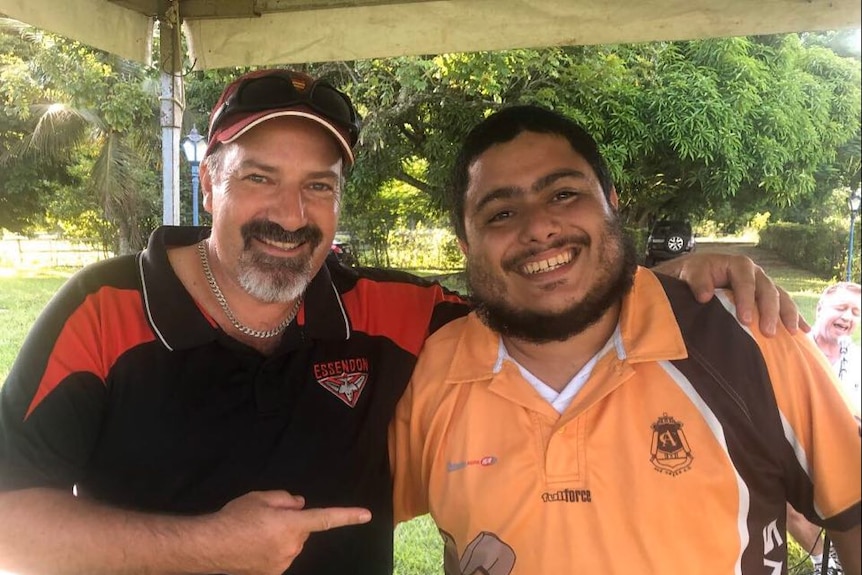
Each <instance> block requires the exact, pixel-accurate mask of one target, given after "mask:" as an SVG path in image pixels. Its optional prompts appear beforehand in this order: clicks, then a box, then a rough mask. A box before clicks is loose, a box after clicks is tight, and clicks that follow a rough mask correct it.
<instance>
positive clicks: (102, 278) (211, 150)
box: [0, 70, 796, 575]
mask: <svg viewBox="0 0 862 575" xmlns="http://www.w3.org/2000/svg"><path fill="white" fill-rule="evenodd" d="M208 133H209V145H208V149H207V153H206V157H205V159H204V161H203V163H202V165H201V187H202V190H203V205H204V207H205V208H206V209H207V210H208V211H209V212H210V213H211V214H212V221H213V225H212V228H211V229H209V228H189V227H162V228H159V229H157V230H156V231H155V232H153V234H152V236H151V238H150V242H149V245H148V247H147V248H146V249H145V250H144V251H143V252H141V253H139V254H136V255H133V256H123V257H118V258H114V259H112V260H109V261H106V262H102V263H99V264H96V265H94V266H90V267H88V268H86V269H84V270H82V271H81V272H79V273H78V274H76V275H75V276H74V277H73V278H72V279H70V280H69V282H68V283H67V284H66V285H65V286H64V287H63V288H62V290H61V291H60V292H59V293H58V294H57V296H56V297H55V298H54V299H53V300H52V302H51V303H50V304H49V306H48V308H47V309H46V310H45V311H44V312H43V314H42V316H41V317H40V318H39V320H38V321H37V323H36V325H35V326H34V328H33V330H32V332H31V334H30V335H29V337H28V339H27V341H26V342H25V344H24V346H23V348H22V349H21V352H20V354H19V356H18V358H17V360H16V362H15V364H14V365H13V368H12V371H11V373H10V375H9V378H8V379H7V381H6V383H5V385H4V386H3V387H2V391H0V569H7V570H12V571H18V572H26V573H50V574H51V575H58V574H62V573H230V574H243V575H246V574H247V575H257V574H261V575H268V574H273V575H274V574H278V573H282V572H287V573H291V574H313V575H328V574H339V575H341V574H345V573H351V574H360V575H361V574H369V575H372V574H373V575H377V574H381V575H382V574H386V573H390V572H391V571H392V525H393V511H392V480H391V476H390V464H389V457H388V452H387V425H388V423H389V421H390V419H391V417H392V414H393V411H394V408H395V404H396V402H397V401H398V399H399V396H400V395H401V393H402V391H403V390H404V388H405V386H406V384H407V381H408V379H409V377H410V374H411V372H412V369H413V367H414V365H415V361H416V356H417V354H418V352H419V350H420V348H421V347H422V344H423V342H424V341H425V338H426V337H427V336H428V335H429V334H430V333H432V332H434V331H435V330H436V329H437V328H439V327H440V326H442V325H443V324H445V323H447V322H448V321H450V320H452V319H453V318H456V317H460V316H463V315H464V314H465V313H466V312H467V307H466V304H465V303H464V301H463V300H462V299H461V298H460V297H458V296H457V295H456V294H452V293H449V292H447V291H445V290H444V289H443V288H441V287H440V286H439V285H437V284H432V283H428V282H425V281H422V280H419V279H417V278H415V277H413V276H409V275H407V274H403V273H398V272H393V271H384V270H371V269H368V270H357V269H354V268H347V267H344V266H341V265H339V264H338V263H337V262H336V261H335V260H334V259H333V258H328V257H327V255H328V253H329V251H330V246H331V245H332V240H333V238H334V236H335V231H336V229H337V224H338V215H339V208H340V200H341V193H342V189H343V183H344V178H345V172H346V171H347V170H348V169H349V167H350V166H351V165H352V164H353V162H354V148H355V146H356V144H357V141H358V137H359V117H358V115H357V113H356V111H355V109H354V107H353V105H352V103H351V102H350V100H349V98H348V97H347V96H346V95H344V94H343V93H342V92H340V91H338V90H337V89H335V88H334V87H333V86H332V85H330V84H329V83H327V82H325V81H323V80H315V79H313V78H311V77H308V76H307V75H304V74H300V73H297V72H290V71H287V70H263V71H257V72H252V73H250V74H246V75H244V76H242V77H241V78H239V79H238V80H236V81H235V82H233V83H231V84H230V85H229V86H228V87H227V88H226V89H225V91H224V93H223V94H222V96H221V97H220V98H219V100H218V103H217V104H216V106H215V108H214V109H213V111H212V115H211V119H210V124H209V130H208ZM687 261H688V264H687V266H688V267H687V268H686V269H687V271H685V272H682V273H684V274H687V275H690V276H691V279H690V280H689V282H690V283H691V285H692V286H693V287H692V289H697V290H699V291H702V292H704V294H705V295H710V294H711V290H712V287H713V285H712V284H713V283H714V281H719V282H724V281H725V279H726V278H728V277H729V276H730V275H734V276H736V278H737V279H738V283H737V282H735V283H736V285H734V287H735V288H736V290H737V293H738V294H739V293H740V292H742V296H741V297H743V298H747V300H745V301H747V302H748V305H747V309H748V311H750V310H751V308H752V307H753V303H754V301H755V293H754V286H755V284H758V285H759V291H758V296H757V297H758V299H759V300H761V301H765V302H766V303H762V304H761V307H764V309H763V310H762V311H764V312H766V313H767V315H769V318H768V319H767V320H766V321H767V322H771V324H772V327H773V328H774V325H775V323H776V322H777V320H778V310H777V308H778V305H777V303H778V300H779V297H778V291H776V289H775V288H774V286H772V284H771V282H769V281H768V279H764V278H765V276H763V275H762V272H760V271H759V268H757V267H756V266H754V265H753V264H752V262H751V261H750V260H748V259H743V258H737V259H733V258H729V257H721V256H716V257H712V258H709V257H702V258H700V259H694V260H687ZM713 278H718V279H717V280H714V279H713ZM746 290H747V291H746ZM740 307H741V308H743V309H745V308H746V304H745V303H743V304H741V306H740ZM785 311H786V310H785ZM791 311H792V312H793V315H794V319H792V320H790V321H791V323H792V324H793V327H795V321H796V319H795V311H794V310H791Z"/></svg>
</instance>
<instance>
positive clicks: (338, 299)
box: [0, 227, 467, 575]
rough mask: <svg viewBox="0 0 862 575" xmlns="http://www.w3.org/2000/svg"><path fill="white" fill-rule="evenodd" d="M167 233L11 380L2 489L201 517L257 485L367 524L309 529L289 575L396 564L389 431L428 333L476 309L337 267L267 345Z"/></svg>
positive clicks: (82, 305)
mask: <svg viewBox="0 0 862 575" xmlns="http://www.w3.org/2000/svg"><path fill="white" fill-rule="evenodd" d="M208 233H209V230H207V229H202V228H179V227H164V228H160V229H158V230H156V231H155V232H154V233H153V235H152V237H151V238H150V243H149V246H148V247H147V249H146V250H145V251H143V252H141V253H139V254H137V255H134V256H124V257H118V258H114V259H111V260H108V261H105V262H101V263H98V264H96V265H93V266H89V267H88V268H86V269H84V270H82V271H81V272H79V273H78V274H76V275H75V276H74V277H72V278H71V279H70V280H69V281H68V282H67V284H66V285H65V286H64V287H63V288H62V289H61V290H60V292H58V294H57V295H56V296H55V297H54V298H53V299H52V300H51V302H50V304H49V305H48V307H47V308H46V310H45V311H44V312H43V313H42V315H41V317H40V318H39V319H38V320H37V322H36V324H35V325H34V327H33V329H32V331H31V332H30V334H29V335H28V337H27V339H26V341H25V343H24V346H23V348H22V349H21V352H20V355H19V357H18V358H17V360H16V362H15V364H14V365H13V367H12V371H11V373H10V375H9V377H8V379H7V381H6V383H5V384H4V385H3V387H2V389H0V489H2V490H7V491H8V490H15V489H22V488H27V487H54V488H61V489H72V486H76V487H77V492H78V494H79V495H81V496H86V497H92V498H94V499H96V500H99V501H101V502H104V503H107V504H111V505H116V506H121V507H123V508H128V509H135V510H142V511H152V512H170V513H206V512H213V511H216V510H218V509H220V508H221V507H222V506H223V505H224V504H225V503H227V502H228V501H230V500H232V499H234V498H235V497H238V496H240V495H242V494H244V493H247V492H249V491H253V490H269V489H285V490H287V491H289V492H291V493H294V494H299V495H302V496H304V497H305V499H306V505H307V506H308V507H325V506H363V507H367V508H369V509H371V511H372V513H373V516H374V519H373V520H372V521H371V523H369V524H366V525H362V526H354V527H346V528H341V529H336V530H333V531H331V532H327V533H318V534H313V535H312V536H311V537H310V538H309V540H308V542H307V543H306V545H305V547H304V550H303V552H302V554H301V555H300V557H299V558H298V559H297V560H296V562H295V563H294V565H293V566H292V567H291V568H290V569H289V570H288V573H291V574H309V575H326V574H333V575H334V574H339V575H342V574H345V573H353V574H366V573H367V574H375V575H376V574H388V573H390V572H391V570H392V525H393V518H392V484H391V476H390V465H389V459H388V452H387V426H388V424H389V421H390V419H391V417H392V414H393V412H394V409H395V405H396V403H397V401H398V398H399V397H400V396H401V393H402V391H403V390H404V388H405V386H406V384H407V381H408V379H409V377H410V374H411V372H412V370H413V367H414V365H415V362H416V356H417V354H418V352H419V350H420V348H421V347H422V344H423V342H424V341H425V338H426V337H427V336H428V335H429V334H430V333H431V332H433V331H435V330H436V329H437V328H438V327H440V326H442V325H443V324H445V323H446V322H448V321H449V320H451V319H453V318H455V317H459V316H461V315H464V314H465V313H466V311H467V310H466V306H465V305H464V303H463V302H462V301H461V300H460V299H459V298H458V297H457V296H455V295H454V294H451V293H449V292H446V291H444V290H443V289H442V288H441V287H440V286H439V285H436V284H432V283H429V282H425V281H423V280H420V279H417V278H415V277H413V276H410V275H408V274H404V273H399V272H392V271H384V270H363V269H360V270H356V269H353V268H346V267H343V266H341V265H340V264H338V263H337V262H335V261H334V259H333V258H330V259H329V260H327V262H326V264H325V266H324V267H323V268H322V269H321V270H320V272H319V273H318V274H317V275H316V276H315V278H314V279H313V280H312V283H311V285H310V286H309V288H308V291H307V293H306V297H305V302H304V304H303V307H302V309H301V311H300V314H299V319H298V321H296V322H294V323H293V324H291V325H290V326H289V327H288V329H287V330H286V331H285V333H284V334H283V336H282V341H281V343H280V347H279V348H278V349H277V350H276V352H275V353H273V354H272V355H271V356H264V355H261V354H260V353H258V352H257V351H256V350H254V349H252V348H250V347H248V346H246V345H244V344H242V343H240V342H238V341H236V340H234V339H232V338H231V337H229V336H227V335H226V334H225V333H224V332H222V331H221V330H220V329H219V328H218V327H216V326H215V323H214V322H213V321H212V319H211V318H209V317H208V316H207V315H206V314H205V312H203V311H202V310H201V308H199V307H198V305H197V304H196V303H195V301H194V300H193V299H192V298H191V296H190V295H189V294H188V292H187V291H186V290H185V288H184V287H183V285H182V284H181V282H180V281H179V279H178V278H177V277H176V275H175V274H174V272H173V269H172V268H171V266H170V264H169V262H168V258H167V252H166V246H178V245H188V244H191V243H194V242H196V241H199V240H200V239H201V238H203V237H205V236H206V235H208Z"/></svg>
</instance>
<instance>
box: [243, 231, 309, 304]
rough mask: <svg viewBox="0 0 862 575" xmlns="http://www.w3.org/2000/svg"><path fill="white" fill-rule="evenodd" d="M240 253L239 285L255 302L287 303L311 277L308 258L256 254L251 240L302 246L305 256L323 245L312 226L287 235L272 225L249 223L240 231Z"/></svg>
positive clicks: (305, 285)
mask: <svg viewBox="0 0 862 575" xmlns="http://www.w3.org/2000/svg"><path fill="white" fill-rule="evenodd" d="M240 233H241V234H242V238H243V242H244V249H243V252H242V254H241V255H240V258H239V265H238V272H239V278H238V279H239V284H240V285H241V286H242V288H243V289H244V290H245V291H246V292H248V293H249V294H250V295H252V296H253V297H255V298H256V299H258V300H260V301H263V302H267V303H277V302H288V301H293V300H295V299H296V298H298V297H299V296H300V295H302V293H303V292H304V291H305V289H306V288H307V287H308V284H309V283H310V282H311V279H312V277H313V274H312V260H311V255H303V256H297V257H292V258H280V257H277V256H273V255H270V254H267V253H263V252H260V251H257V250H255V249H254V247H253V245H254V244H253V240H259V241H263V242H266V241H275V242H283V243H298V244H299V243H305V244H308V245H309V246H310V248H311V249H310V250H309V252H308V253H309V254H312V253H314V250H315V248H316V247H317V246H318V245H319V244H320V242H321V241H323V232H322V231H321V230H320V228H318V227H317V226H314V225H308V226H305V227H303V228H300V229H298V230H296V231H293V232H291V231H288V230H285V229H284V228H282V227H281V226H280V225H278V224H276V223H275V222H271V221H268V220H252V221H250V222H248V223H246V224H244V225H243V226H242V228H240Z"/></svg>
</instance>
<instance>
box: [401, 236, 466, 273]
mask: <svg viewBox="0 0 862 575" xmlns="http://www.w3.org/2000/svg"><path fill="white" fill-rule="evenodd" d="M386 251H387V255H388V262H389V266H390V267H393V268H399V269H408V270H422V269H425V270H456V269H461V268H463V267H464V259H463V257H462V255H461V250H460V249H459V248H458V242H457V240H456V239H455V234H453V233H452V232H450V231H449V230H447V229H442V228H423V227H421V226H417V227H416V228H414V229H405V228H400V229H394V230H391V231H390V232H389V238H388V241H387V248H386Z"/></svg>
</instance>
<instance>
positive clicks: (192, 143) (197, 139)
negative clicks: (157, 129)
mask: <svg viewBox="0 0 862 575" xmlns="http://www.w3.org/2000/svg"><path fill="white" fill-rule="evenodd" d="M206 151H207V142H206V139H205V138H204V137H203V136H201V135H200V134H199V133H198V129H197V127H196V126H192V129H191V131H190V132H189V134H188V136H186V137H185V138H183V154H185V156H186V160H188V162H189V166H191V168H192V224H193V225H195V226H196V225H198V182H199V179H198V167H199V166H200V164H201V160H202V159H203V157H204V153H205V152H206Z"/></svg>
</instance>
